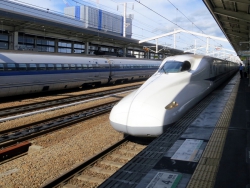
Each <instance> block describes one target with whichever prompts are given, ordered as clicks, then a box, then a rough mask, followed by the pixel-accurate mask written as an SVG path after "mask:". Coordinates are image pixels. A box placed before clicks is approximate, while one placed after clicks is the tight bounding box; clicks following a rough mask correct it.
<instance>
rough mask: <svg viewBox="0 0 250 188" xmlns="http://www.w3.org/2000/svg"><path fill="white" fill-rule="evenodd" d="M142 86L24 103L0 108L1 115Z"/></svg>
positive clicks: (14, 113) (137, 86)
mask: <svg viewBox="0 0 250 188" xmlns="http://www.w3.org/2000/svg"><path fill="white" fill-rule="evenodd" d="M140 86H141V84H140V85H136V86H129V87H124V88H118V89H112V90H109V91H102V92H94V93H90V94H84V95H80V96H74V97H67V98H63V99H57V100H52V101H47V102H38V103H36V104H28V105H22V106H18V107H10V108H5V109H2V110H0V117H7V116H9V115H16V114H21V113H24V112H30V111H34V110H38V109H44V108H46V107H52V106H58V105H62V104H68V103H72V102H77V101H81V100H87V99H91V98H94V97H102V96H105V95H109V94H115V93H117V92H123V91H128V90H133V89H137V88H139V87H140Z"/></svg>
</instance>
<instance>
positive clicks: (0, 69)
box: [0, 63, 4, 71]
mask: <svg viewBox="0 0 250 188" xmlns="http://www.w3.org/2000/svg"><path fill="white" fill-rule="evenodd" d="M0 71H4V66H3V64H2V63H0Z"/></svg>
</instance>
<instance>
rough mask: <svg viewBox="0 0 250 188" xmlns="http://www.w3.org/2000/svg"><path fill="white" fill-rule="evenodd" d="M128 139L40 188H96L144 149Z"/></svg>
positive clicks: (143, 146)
mask: <svg viewBox="0 0 250 188" xmlns="http://www.w3.org/2000/svg"><path fill="white" fill-rule="evenodd" d="M129 138H130V136H128V137H126V138H124V139H123V140H121V141H119V142H117V143H116V144H114V145H112V146H111V147H109V148H107V149H106V150H104V151H102V152H100V153H99V154H97V155H95V156H94V157H92V158H90V159H89V160H87V161H85V162H83V163H81V164H79V165H77V166H76V167H75V168H73V169H71V170H70V171H68V172H66V173H64V174H63V175H61V176H59V177H57V178H56V179H53V180H51V181H49V182H47V183H46V184H44V185H43V186H42V187H43V188H52V187H64V188H66V187H82V186H84V187H97V186H98V185H100V184H101V183H102V182H104V181H105V180H106V179H108V178H109V177H110V176H111V175H112V174H113V173H115V172H116V171H117V170H119V168H121V167H122V166H123V165H124V164H126V163H127V162H128V161H129V160H131V159H132V158H133V157H134V156H135V155H137V154H138V153H140V152H141V151H142V150H143V149H144V148H145V147H146V146H145V145H141V144H137V143H134V142H130V141H129Z"/></svg>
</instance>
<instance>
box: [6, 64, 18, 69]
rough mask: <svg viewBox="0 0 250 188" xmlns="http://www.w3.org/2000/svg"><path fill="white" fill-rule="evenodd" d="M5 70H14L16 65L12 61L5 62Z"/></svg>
mask: <svg viewBox="0 0 250 188" xmlns="http://www.w3.org/2000/svg"><path fill="white" fill-rule="evenodd" d="M6 70H7V71H14V70H16V65H15V64H14V63H7V64H6Z"/></svg>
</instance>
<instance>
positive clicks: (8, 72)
mask: <svg viewBox="0 0 250 188" xmlns="http://www.w3.org/2000/svg"><path fill="white" fill-rule="evenodd" d="M147 70H154V71H156V70H157V69H155V68H147V69H112V72H122V71H127V72H132V71H147ZM103 72H104V73H107V72H108V73H109V72H110V69H98V70H95V69H92V70H89V69H88V70H51V71H49V70H46V71H4V72H0V76H17V75H41V74H46V75H50V74H72V73H103Z"/></svg>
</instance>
